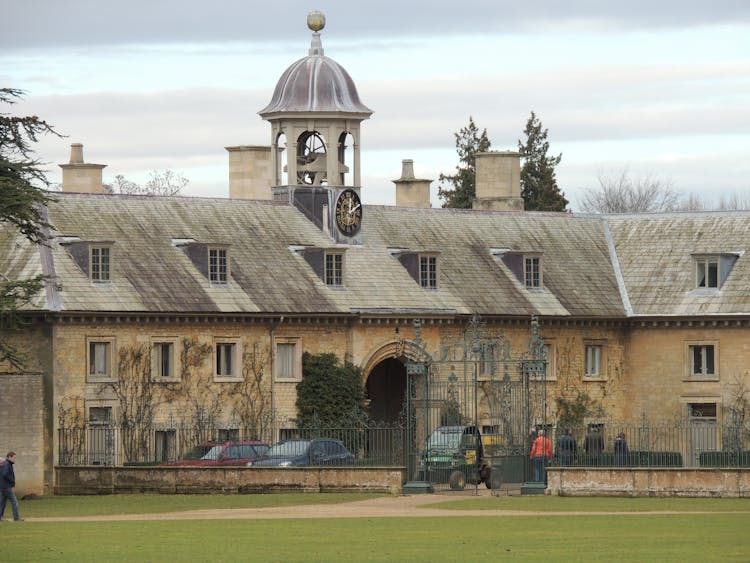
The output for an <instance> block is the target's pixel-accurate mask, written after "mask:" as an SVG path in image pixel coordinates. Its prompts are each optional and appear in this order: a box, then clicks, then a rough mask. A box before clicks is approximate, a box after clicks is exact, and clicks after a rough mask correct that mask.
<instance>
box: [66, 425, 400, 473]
mask: <svg viewBox="0 0 750 563" xmlns="http://www.w3.org/2000/svg"><path fill="white" fill-rule="evenodd" d="M324 437H325V438H334V439H337V440H340V441H341V442H343V443H344V445H345V446H346V447H347V449H348V450H349V451H350V452H351V453H352V455H353V456H354V459H355V464H356V465H363V466H403V465H404V464H405V461H404V460H405V458H406V454H405V448H406V441H405V430H404V428H403V426H402V425H401V424H400V423H398V422H395V423H382V422H372V421H361V422H359V423H357V424H351V425H346V426H330V425H322V424H320V425H318V424H308V425H306V426H305V427H304V428H297V427H296V426H295V424H294V423H293V422H291V421H288V420H277V421H274V423H273V424H272V425H270V426H268V427H267V428H266V429H265V430H264V431H262V432H259V431H258V430H257V429H256V428H242V427H240V426H238V425H237V424H236V422H235V421H228V422H224V423H221V422H211V423H204V424H200V425H195V424H182V423H180V424H174V423H168V424H156V425H150V426H146V425H141V426H138V427H127V426H122V425H118V424H115V423H87V424H85V425H82V426H71V427H63V428H59V429H58V444H57V452H58V453H57V461H58V464H59V465H69V466H70V465H78V466H80V465H111V466H121V465H158V464H167V463H173V462H177V461H180V460H183V459H186V458H189V457H191V456H193V457H195V456H197V457H200V455H198V454H200V453H201V451H203V453H204V454H205V453H207V452H208V449H209V447H210V446H212V445H216V444H222V443H226V442H244V441H260V442H264V443H266V444H269V445H271V444H273V443H275V442H278V441H283V440H289V439H313V438H324ZM230 464H231V463H230Z"/></svg>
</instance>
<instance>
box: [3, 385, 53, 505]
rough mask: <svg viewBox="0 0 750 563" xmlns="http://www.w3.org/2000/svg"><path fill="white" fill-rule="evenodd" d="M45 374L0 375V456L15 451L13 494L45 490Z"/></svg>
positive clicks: (39, 492) (37, 492) (19, 494)
mask: <svg viewBox="0 0 750 563" xmlns="http://www.w3.org/2000/svg"><path fill="white" fill-rule="evenodd" d="M44 413H45V409H44V376H43V375H41V374H25V373H20V374H0V456H2V457H5V454H6V453H8V451H11V450H12V451H14V452H16V455H17V457H16V465H15V474H16V494H17V495H18V496H19V497H22V496H23V495H25V494H28V493H35V494H43V493H44V492H45V491H44V489H45V484H46V481H47V479H45V472H44V467H45V463H44V460H45V440H44V432H45V429H44Z"/></svg>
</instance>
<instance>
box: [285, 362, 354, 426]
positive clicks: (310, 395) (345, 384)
mask: <svg viewBox="0 0 750 563" xmlns="http://www.w3.org/2000/svg"><path fill="white" fill-rule="evenodd" d="M365 415H366V409H365V391H364V387H363V385H362V370H360V369H359V368H358V367H356V366H355V365H354V364H352V363H350V362H345V363H344V365H343V366H342V365H340V364H339V359H338V358H337V357H336V355H335V354H310V353H308V352H305V353H304V354H303V355H302V381H300V382H299V383H298V384H297V416H298V419H297V423H298V425H299V426H300V427H301V428H304V427H305V426H311V425H315V424H321V425H324V426H336V425H337V424H339V423H341V422H342V421H350V420H352V418H356V417H364V416H365Z"/></svg>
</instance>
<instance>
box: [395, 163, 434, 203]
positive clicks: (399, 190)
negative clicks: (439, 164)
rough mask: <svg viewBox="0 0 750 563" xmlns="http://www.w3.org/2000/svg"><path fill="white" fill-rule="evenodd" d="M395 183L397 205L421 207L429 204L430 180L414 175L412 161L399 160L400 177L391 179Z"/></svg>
mask: <svg viewBox="0 0 750 563" xmlns="http://www.w3.org/2000/svg"><path fill="white" fill-rule="evenodd" d="M393 183H394V184H396V206H397V207H421V208H428V207H431V205H430V183H432V180H421V179H417V178H415V177H414V161H413V160H411V159H406V160H402V161H401V178H399V179H398V180H393Z"/></svg>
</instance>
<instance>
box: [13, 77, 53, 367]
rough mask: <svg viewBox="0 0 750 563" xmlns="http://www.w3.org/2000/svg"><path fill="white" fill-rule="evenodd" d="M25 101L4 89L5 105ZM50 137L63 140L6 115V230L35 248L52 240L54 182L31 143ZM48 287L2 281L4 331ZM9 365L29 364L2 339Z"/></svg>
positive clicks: (38, 124) (32, 120) (34, 122)
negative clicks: (48, 210) (47, 207)
mask: <svg viewBox="0 0 750 563" xmlns="http://www.w3.org/2000/svg"><path fill="white" fill-rule="evenodd" d="M22 95H23V92H22V91H21V90H16V89H14V88H0V103H4V104H9V105H11V104H14V103H16V102H17V101H18V100H19V99H20V98H21V97H22ZM45 134H53V135H57V136H58V137H59V136H61V135H59V134H58V133H57V132H56V131H55V130H54V129H53V128H52V127H51V126H50V125H49V124H47V122H45V121H43V120H41V119H39V118H38V117H36V116H27V117H18V116H13V115H10V114H7V113H0V228H3V230H5V229H4V227H5V225H4V224H10V225H11V226H12V228H14V229H15V230H17V231H18V232H20V233H21V235H23V236H24V237H25V238H26V239H28V240H29V241H30V242H32V243H35V244H39V243H44V242H45V241H46V240H47V235H46V229H47V227H48V225H47V223H46V221H45V220H44V217H43V206H44V204H45V203H46V202H47V201H48V199H49V196H48V195H47V193H46V192H45V191H44V190H43V189H42V187H47V186H49V182H48V181H47V177H46V175H45V173H44V171H43V170H42V168H41V163H40V162H39V161H38V160H36V159H35V158H34V157H33V151H32V149H31V143H36V142H37V140H38V138H39V137H40V136H41V135H45ZM0 274H2V272H0ZM43 284H44V276H36V277H34V278H31V279H25V280H14V279H10V280H9V279H8V278H7V277H5V276H0V328H2V329H10V330H13V329H15V328H18V326H19V323H20V320H19V317H18V315H17V311H18V309H19V308H21V307H22V306H23V305H24V304H27V303H29V302H30V301H31V299H33V297H34V296H35V295H36V294H37V293H39V291H41V289H42V287H43ZM4 361H9V362H10V364H11V366H13V367H14V368H16V369H21V368H22V367H23V364H24V361H25V358H24V356H23V355H22V354H21V353H20V352H19V351H18V350H17V349H16V348H15V347H13V346H12V345H11V344H9V343H8V342H7V341H6V340H5V339H0V362H4Z"/></svg>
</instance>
